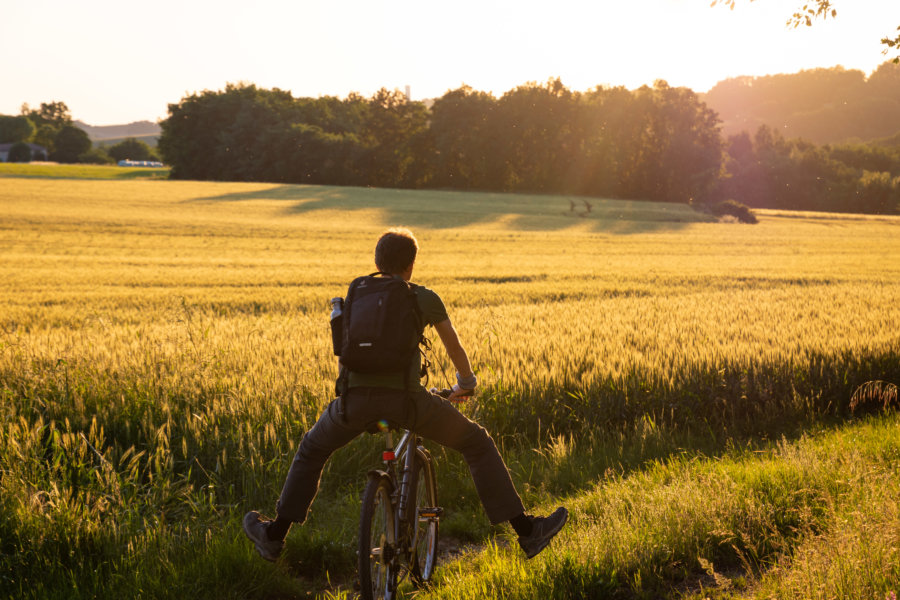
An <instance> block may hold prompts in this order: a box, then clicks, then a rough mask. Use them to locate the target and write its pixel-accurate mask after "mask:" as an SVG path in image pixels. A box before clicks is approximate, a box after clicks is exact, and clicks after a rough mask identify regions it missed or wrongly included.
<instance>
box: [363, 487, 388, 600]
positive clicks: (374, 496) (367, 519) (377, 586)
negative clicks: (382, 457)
mask: <svg viewBox="0 0 900 600" xmlns="http://www.w3.org/2000/svg"><path fill="white" fill-rule="evenodd" d="M392 490H393V485H392V484H391V480H390V479H389V478H388V477H387V476H384V475H373V476H370V477H369V482H368V483H367V484H366V491H365V492H364V493H363V501H362V511H361V513H360V521H359V550H358V553H357V554H358V565H357V566H358V570H359V585H360V593H361V596H362V598H363V600H392V599H393V598H394V596H395V593H396V591H397V568H396V564H397V559H396V556H395V555H396V541H395V539H394V508H393V506H392V505H391V492H392Z"/></svg>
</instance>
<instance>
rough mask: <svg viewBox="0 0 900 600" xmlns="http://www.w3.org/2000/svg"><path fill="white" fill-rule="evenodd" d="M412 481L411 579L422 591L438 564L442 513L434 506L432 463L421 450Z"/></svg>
mask: <svg viewBox="0 0 900 600" xmlns="http://www.w3.org/2000/svg"><path fill="white" fill-rule="evenodd" d="M413 481H415V486H416V487H415V493H416V506H415V511H414V512H413V518H414V519H415V520H416V522H415V541H414V544H415V547H414V549H413V553H412V564H411V567H412V568H411V575H412V581H413V584H414V585H415V586H416V587H424V586H425V585H427V584H428V582H429V581H430V580H431V576H432V575H433V574H434V567H435V565H436V564H437V549H438V522H439V519H440V515H441V509H440V508H439V507H438V505H437V481H436V480H435V476H434V463H433V462H432V460H431V457H430V456H429V455H428V453H427V452H426V451H425V450H423V449H422V448H421V447H420V448H417V449H416V465H415V476H414V478H413Z"/></svg>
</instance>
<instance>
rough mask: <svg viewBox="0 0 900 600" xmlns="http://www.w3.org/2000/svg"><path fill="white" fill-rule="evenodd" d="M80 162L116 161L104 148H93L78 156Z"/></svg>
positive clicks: (106, 163)
mask: <svg viewBox="0 0 900 600" xmlns="http://www.w3.org/2000/svg"><path fill="white" fill-rule="evenodd" d="M78 162H80V163H86V164H92V165H108V164H112V163H113V162H115V161H114V160H113V159H112V157H111V156H110V155H109V154H107V152H106V150H104V149H103V148H91V149H90V150H88V151H87V152H84V153H82V154H80V155H79V156H78Z"/></svg>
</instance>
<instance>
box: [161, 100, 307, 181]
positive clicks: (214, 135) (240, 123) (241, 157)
mask: <svg viewBox="0 0 900 600" xmlns="http://www.w3.org/2000/svg"><path fill="white" fill-rule="evenodd" d="M293 110H295V107H294V101H293V98H292V96H291V94H290V92H285V91H281V90H278V89H274V90H262V89H258V88H257V87H256V86H254V85H242V84H239V85H233V84H228V85H227V86H226V88H225V91H224V92H212V91H205V92H203V93H202V94H199V95H197V94H194V95H191V96H189V97H187V98H184V99H182V101H181V102H179V103H178V104H170V105H169V117H168V118H167V119H166V120H164V121H163V122H162V123H161V126H162V133H161V135H160V139H159V144H158V149H159V152H160V154H161V155H162V157H163V160H164V161H165V162H166V163H167V164H170V165H172V172H171V176H172V177H173V178H175V179H214V180H233V181H253V180H256V179H257V173H256V171H257V170H258V169H259V165H260V160H261V158H262V157H263V156H265V155H266V154H265V152H264V148H263V147H262V145H261V142H262V137H261V133H262V132H263V131H266V130H268V129H270V128H272V127H279V126H280V127H286V123H288V122H290V120H291V112H292V111H293Z"/></svg>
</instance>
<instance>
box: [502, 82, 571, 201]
mask: <svg viewBox="0 0 900 600" xmlns="http://www.w3.org/2000/svg"><path fill="white" fill-rule="evenodd" d="M578 108H579V106H578V102H577V95H576V94H573V93H572V92H571V91H570V90H569V89H567V88H566V87H565V86H564V85H563V84H562V82H561V81H560V80H559V79H552V80H550V81H548V82H547V83H546V84H544V85H537V84H534V83H528V84H525V85H523V86H519V87H517V88H515V89H513V90H511V91H509V92H507V93H506V94H504V95H503V96H502V97H501V98H500V100H499V102H498V103H497V117H496V119H494V127H493V131H492V134H493V136H494V139H495V140H496V142H497V147H498V150H499V155H500V156H502V157H503V160H504V163H505V167H506V173H505V178H504V179H505V180H504V181H503V184H504V188H505V189H507V190H510V191H528V192H555V191H559V190H561V189H563V188H564V187H565V185H566V174H567V170H568V166H569V165H570V164H571V163H572V160H573V158H574V156H575V155H576V154H577V153H578V151H579V150H580V147H581V136H582V134H583V132H582V131H580V130H579V129H578V128H577V126H576V124H577V122H578V116H577V111H578Z"/></svg>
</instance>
